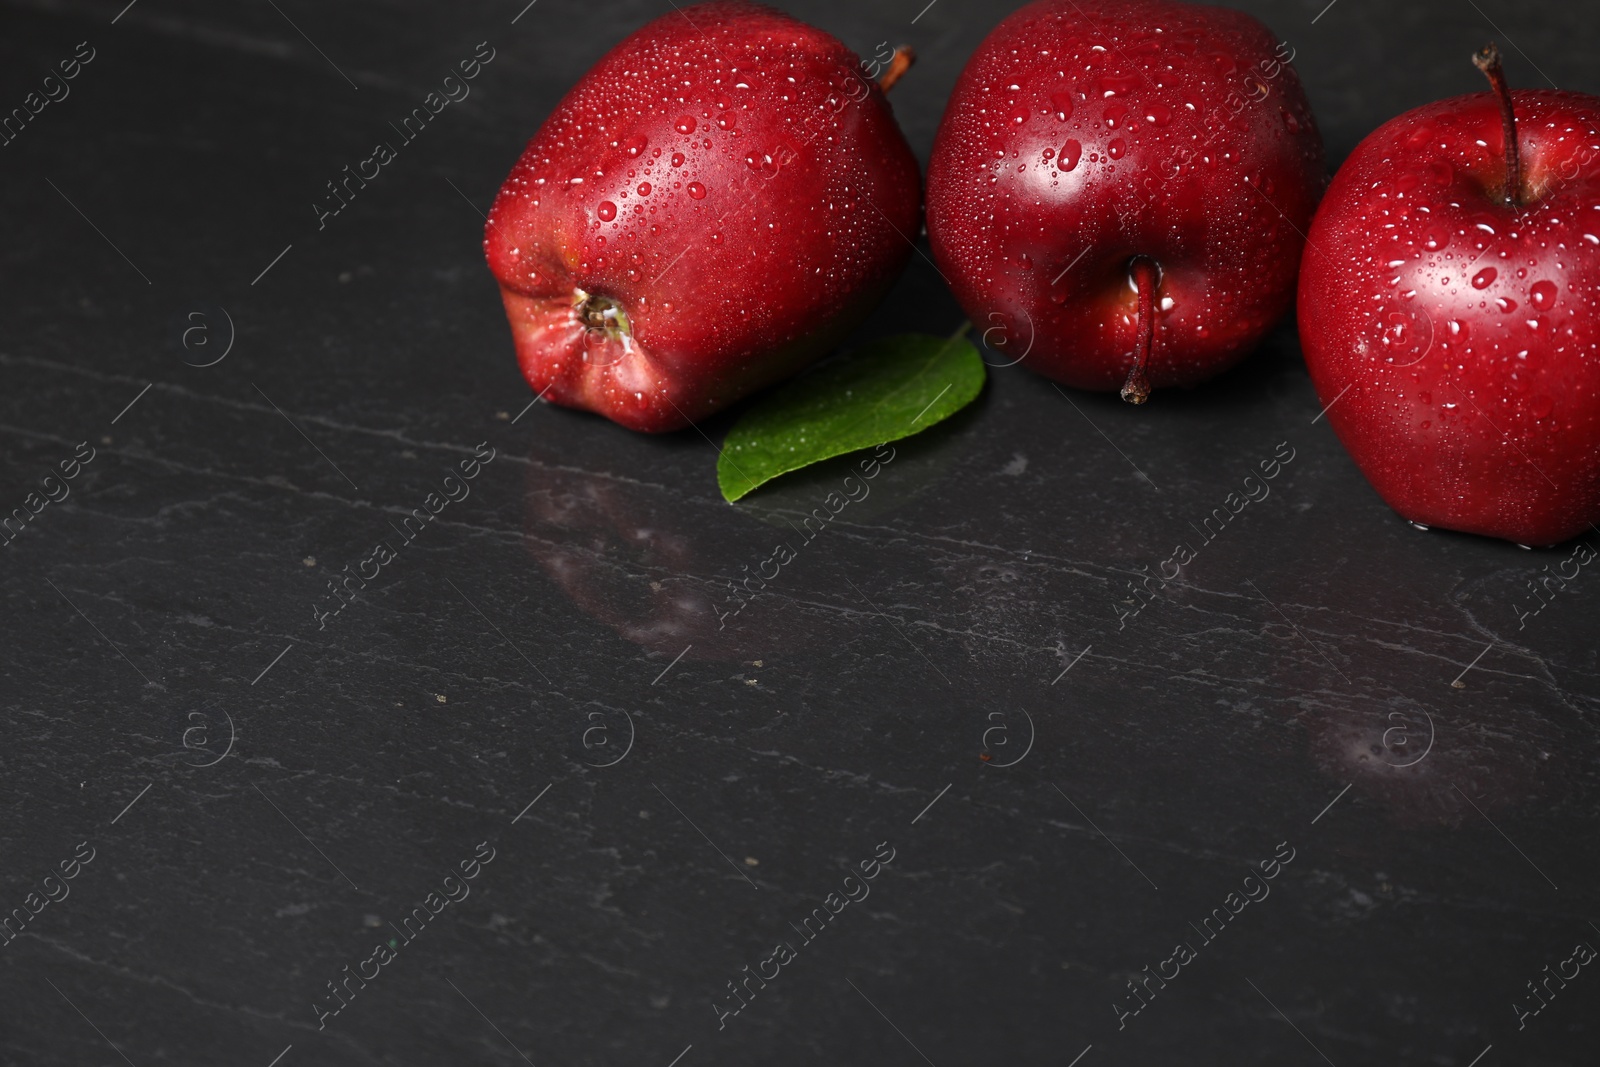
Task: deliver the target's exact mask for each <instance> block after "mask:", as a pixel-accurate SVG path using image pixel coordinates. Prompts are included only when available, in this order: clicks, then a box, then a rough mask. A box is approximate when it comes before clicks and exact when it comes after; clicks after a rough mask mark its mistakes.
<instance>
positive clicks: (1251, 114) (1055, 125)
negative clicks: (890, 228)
mask: <svg viewBox="0 0 1600 1067" xmlns="http://www.w3.org/2000/svg"><path fill="white" fill-rule="evenodd" d="M1291 57H1292V50H1291V49H1289V48H1287V47H1286V46H1284V45H1281V44H1280V43H1279V42H1278V40H1277V38H1275V37H1274V36H1273V35H1272V33H1271V32H1270V31H1268V30H1267V29H1266V27H1264V26H1262V25H1261V23H1259V22H1257V21H1256V20H1255V19H1253V18H1251V17H1250V16H1249V15H1245V14H1242V13H1241V12H1238V11H1232V10H1228V9H1226V8H1219V7H1202V6H1199V5H1192V4H1184V3H1171V2H1160V0H1039V2H1037V3H1033V4H1029V5H1028V6H1027V7H1024V8H1022V9H1021V10H1020V11H1018V12H1016V13H1015V14H1013V15H1012V16H1011V17H1009V18H1007V19H1006V20H1005V21H1004V22H1002V23H1001V24H1000V25H999V26H998V27H997V28H996V29H995V30H994V32H993V33H991V34H990V35H989V37H988V39H986V40H985V41H984V42H983V43H982V44H981V45H980V46H979V47H978V51H977V53H976V54H975V55H974V56H973V57H972V60H971V61H970V62H969V63H968V64H967V68H966V70H965V71H964V72H963V73H962V75H961V79H960V81H959V82H958V84H957V85H956V90H955V94H954V95H953V96H952V97H951V100H950V105H949V108H948V110H947V111H946V113H945V117H944V121H943V123H942V124H941V125H940V127H939V134H938V138H937V140H936V141H935V143H934V148H933V158H932V160H931V161H930V163H929V167H928V234H929V238H930V240H931V242H932V245H933V252H934V257H935V259H936V260H937V261H938V263H939V266H940V269H941V270H942V271H943V273H944V274H945V276H946V277H947V278H948V279H949V281H950V284H951V286H952V288H953V289H954V290H955V294H956V297H957V299H959V300H960V301H961V304H962V307H963V308H965V309H966V312H967V314H968V315H969V316H970V317H971V318H972V320H973V322H975V323H977V324H978V326H979V328H980V329H984V330H988V331H990V335H989V340H990V341H991V343H998V342H999V341H1001V340H1003V343H1004V350H1005V351H1006V352H1008V353H1013V354H1016V355H1020V357H1021V362H1022V363H1023V365H1024V366H1027V367H1031V368H1033V369H1034V370H1036V371H1038V372H1039V373H1041V374H1044V375H1046V376H1047V377H1050V378H1054V379H1055V380H1057V381H1059V382H1063V383H1065V384H1067V385H1071V386H1075V387H1077V388H1080V389H1095V390H1106V391H1109V390H1116V389H1120V390H1121V392H1122V396H1123V398H1124V399H1126V400H1130V401H1133V402H1135V403H1142V402H1143V401H1144V400H1145V398H1146V397H1147V396H1148V394H1149V391H1150V389H1152V388H1161V387H1163V386H1177V385H1194V384H1196V383H1198V382H1201V381H1204V380H1205V379H1207V378H1209V377H1211V376H1212V375H1215V374H1217V373H1218V372H1220V371H1222V370H1224V369H1226V368H1227V367H1229V366H1231V365H1232V364H1234V363H1235V362H1237V361H1238V360H1239V359H1241V358H1243V357H1244V356H1245V354H1247V353H1248V352H1249V351H1250V350H1251V349H1252V348H1254V347H1255V345H1256V344H1257V343H1258V342H1259V341H1260V340H1261V338H1262V337H1263V336H1264V335H1265V334H1266V333H1267V331H1268V330H1270V329H1271V328H1272V326H1273V325H1274V324H1275V323H1276V322H1277V321H1278V320H1279V319H1280V318H1281V317H1282V316H1283V314H1284V313H1285V312H1286V311H1287V310H1288V309H1289V306H1290V303H1291V301H1292V300H1293V296H1294V283H1295V275H1296V271H1297V269H1298V265H1299V259H1300V249H1301V247H1302V245H1303V243H1304V238H1303V236H1302V234H1303V232H1304V230H1305V228H1306V226H1307V224H1308V223H1309V222H1310V221H1311V215H1312V210H1313V209H1314V208H1315V206H1316V202H1317V196H1318V194H1319V193H1320V192H1321V190H1322V186H1323V183H1324V177H1325V175H1324V166H1323V155H1322V140H1321V137H1320V136H1319V135H1318V133H1317V129H1316V125H1315V123H1314V122H1313V120H1312V117H1311V109H1310V106H1309V105H1308V104H1307V102H1306V98H1305V93H1304V92H1303V91H1302V90H1301V88H1300V81H1299V79H1298V78H1297V77H1296V76H1295V72H1294V69H1293V68H1292V67H1291V66H1290V65H1289V59H1290V58H1291ZM996 331H999V332H998V333H996Z"/></svg>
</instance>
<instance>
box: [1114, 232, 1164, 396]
mask: <svg viewBox="0 0 1600 1067" xmlns="http://www.w3.org/2000/svg"><path fill="white" fill-rule="evenodd" d="M1128 273H1129V275H1130V276H1131V277H1132V278H1133V287H1134V288H1135V289H1137V290H1138V291H1139V312H1138V315H1139V317H1138V319H1137V320H1136V321H1135V322H1134V326H1135V327H1136V328H1137V329H1138V331H1139V337H1138V340H1137V341H1136V342H1135V343H1134V347H1133V366H1132V367H1131V368H1130V369H1129V371H1128V380H1127V381H1125V382H1123V383H1122V399H1124V400H1126V401H1127V402H1128V403H1130V404H1143V403H1144V402H1145V401H1146V400H1149V399H1150V379H1149V378H1147V377H1146V376H1145V367H1147V366H1148V365H1149V363H1150V349H1151V347H1152V346H1153V344H1154V343H1155V337H1156V286H1158V285H1159V284H1160V283H1161V267H1160V266H1159V265H1158V264H1157V263H1156V261H1155V260H1153V259H1151V258H1150V257H1149V256H1134V257H1133V262H1132V263H1130V264H1128Z"/></svg>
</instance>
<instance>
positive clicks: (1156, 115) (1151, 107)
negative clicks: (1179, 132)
mask: <svg viewBox="0 0 1600 1067" xmlns="http://www.w3.org/2000/svg"><path fill="white" fill-rule="evenodd" d="M1144 120H1145V121H1146V122H1148V123H1150V125H1152V126H1165V125H1166V124H1167V123H1169V122H1171V121H1172V109H1171V108H1170V107H1168V106H1167V105H1165V104H1155V103H1151V104H1146V105H1145V108H1144Z"/></svg>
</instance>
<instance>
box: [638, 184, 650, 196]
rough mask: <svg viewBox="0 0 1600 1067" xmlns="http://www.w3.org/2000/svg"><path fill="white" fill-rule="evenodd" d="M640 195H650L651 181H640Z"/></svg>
mask: <svg viewBox="0 0 1600 1067" xmlns="http://www.w3.org/2000/svg"><path fill="white" fill-rule="evenodd" d="M639 195H640V196H649V195H650V183H649V182H640V183H639Z"/></svg>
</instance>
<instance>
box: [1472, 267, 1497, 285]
mask: <svg viewBox="0 0 1600 1067" xmlns="http://www.w3.org/2000/svg"><path fill="white" fill-rule="evenodd" d="M1494 279H1495V269H1494V268H1493V267H1485V268H1483V269H1482V270H1480V271H1479V272H1478V273H1476V274H1474V275H1473V276H1472V287H1473V288H1474V289H1487V288H1489V286H1491V285H1493V284H1494Z"/></svg>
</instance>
